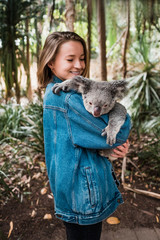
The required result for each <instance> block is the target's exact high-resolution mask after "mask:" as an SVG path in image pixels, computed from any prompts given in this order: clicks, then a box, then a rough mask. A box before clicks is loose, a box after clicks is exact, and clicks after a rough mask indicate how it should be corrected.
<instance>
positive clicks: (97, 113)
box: [93, 107, 101, 117]
mask: <svg viewBox="0 0 160 240" xmlns="http://www.w3.org/2000/svg"><path fill="white" fill-rule="evenodd" d="M93 115H94V117H99V116H100V115H101V108H100V107H94V109H93Z"/></svg>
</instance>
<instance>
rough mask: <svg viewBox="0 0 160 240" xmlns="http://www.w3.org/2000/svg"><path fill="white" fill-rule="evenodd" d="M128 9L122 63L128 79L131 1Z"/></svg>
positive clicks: (128, 1)
mask: <svg viewBox="0 0 160 240" xmlns="http://www.w3.org/2000/svg"><path fill="white" fill-rule="evenodd" d="M127 8H128V16H127V29H126V33H125V40H124V49H123V53H122V61H123V77H124V78H125V77H126V74H127V61H126V53H127V45H128V40H129V29H130V0H127Z"/></svg>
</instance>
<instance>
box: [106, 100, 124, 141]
mask: <svg viewBox="0 0 160 240" xmlns="http://www.w3.org/2000/svg"><path fill="white" fill-rule="evenodd" d="M126 114H127V111H126V108H125V107H124V106H123V105H122V104H120V103H117V102H116V104H115V106H114V108H113V109H112V110H111V111H110V112H109V121H108V126H107V127H106V128H105V129H104V130H103V133H102V136H104V135H107V143H108V144H110V145H113V144H114V143H115V142H116V136H117V133H118V132H119V130H120V128H121V126H122V125H123V124H124V122H125V119H126Z"/></svg>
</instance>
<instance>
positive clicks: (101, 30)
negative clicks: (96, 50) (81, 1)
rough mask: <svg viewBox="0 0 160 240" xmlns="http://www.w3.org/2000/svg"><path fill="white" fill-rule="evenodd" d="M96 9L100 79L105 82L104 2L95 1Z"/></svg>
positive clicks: (101, 0)
mask: <svg viewBox="0 0 160 240" xmlns="http://www.w3.org/2000/svg"><path fill="white" fill-rule="evenodd" d="M97 5H98V6H97V9H98V14H97V15H98V29H99V47H100V64H101V79H102V80H107V68H106V62H107V61H106V25H105V2H104V0H97Z"/></svg>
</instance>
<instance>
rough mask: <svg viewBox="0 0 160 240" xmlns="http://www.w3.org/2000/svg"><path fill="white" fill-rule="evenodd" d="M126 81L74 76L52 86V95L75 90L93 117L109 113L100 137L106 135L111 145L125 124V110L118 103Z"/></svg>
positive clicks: (103, 152)
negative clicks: (106, 123) (97, 79)
mask: <svg viewBox="0 0 160 240" xmlns="http://www.w3.org/2000/svg"><path fill="white" fill-rule="evenodd" d="M126 85H127V83H126V81H124V80H117V81H111V82H106V81H101V82H98V81H93V80H90V79H88V78H84V77H82V76H76V77H74V78H72V79H69V80H65V81H64V82H62V83H56V84H55V85H54V86H53V89H52V91H53V93H55V94H59V92H60V91H61V90H62V91H66V92H67V91H70V90H75V91H77V92H79V93H81V94H82V98H83V103H84V106H85V108H86V110H87V111H88V112H89V113H91V114H92V115H93V116H94V117H99V116H101V115H103V114H106V113H109V122H108V126H107V127H106V128H105V129H103V131H102V136H104V135H107V144H109V145H111V146H112V145H113V144H114V143H115V142H116V135H117V133H118V132H119V130H120V128H121V126H122V125H123V123H124V122H125V118H126V113H127V111H126V109H125V107H124V106H123V105H122V104H120V103H118V102H117V100H118V99H122V97H123V95H124V92H125V91H126ZM111 151H112V150H108V149H106V150H101V151H99V152H100V154H101V155H102V156H109V155H110V154H111Z"/></svg>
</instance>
